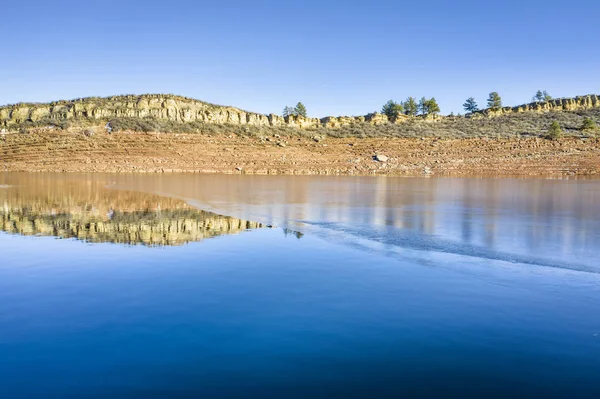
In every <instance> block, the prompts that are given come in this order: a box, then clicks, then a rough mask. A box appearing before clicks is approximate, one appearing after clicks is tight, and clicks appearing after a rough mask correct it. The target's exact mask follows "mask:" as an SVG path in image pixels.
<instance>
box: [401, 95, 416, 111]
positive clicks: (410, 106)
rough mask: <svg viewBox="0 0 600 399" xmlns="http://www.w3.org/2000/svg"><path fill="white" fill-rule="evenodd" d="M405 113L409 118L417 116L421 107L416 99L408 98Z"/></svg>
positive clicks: (404, 104)
mask: <svg viewBox="0 0 600 399" xmlns="http://www.w3.org/2000/svg"><path fill="white" fill-rule="evenodd" d="M402 105H403V107H404V113H405V114H406V115H409V116H416V115H417V114H418V113H419V105H418V104H417V100H415V98H414V97H408V98H407V99H406V101H404V103H402Z"/></svg>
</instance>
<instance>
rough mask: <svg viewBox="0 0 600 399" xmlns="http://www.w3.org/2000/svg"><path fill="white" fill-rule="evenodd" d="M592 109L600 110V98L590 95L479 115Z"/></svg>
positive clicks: (490, 111) (506, 108)
mask: <svg viewBox="0 0 600 399" xmlns="http://www.w3.org/2000/svg"><path fill="white" fill-rule="evenodd" d="M592 108H600V96H598V95H595V94H590V95H587V96H578V97H574V98H557V99H553V100H550V101H544V102H533V103H529V104H523V105H518V106H516V107H503V108H500V109H498V110H493V109H486V110H483V111H480V112H478V113H477V114H480V115H485V116H499V115H506V114H512V113H521V112H549V111H579V110H586V109H592Z"/></svg>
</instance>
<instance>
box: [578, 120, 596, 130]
mask: <svg viewBox="0 0 600 399" xmlns="http://www.w3.org/2000/svg"><path fill="white" fill-rule="evenodd" d="M596 129H598V126H597V125H596V122H595V121H594V120H593V119H592V118H585V119H584V120H583V124H582V125H581V130H584V131H585V130H587V131H590V130H596Z"/></svg>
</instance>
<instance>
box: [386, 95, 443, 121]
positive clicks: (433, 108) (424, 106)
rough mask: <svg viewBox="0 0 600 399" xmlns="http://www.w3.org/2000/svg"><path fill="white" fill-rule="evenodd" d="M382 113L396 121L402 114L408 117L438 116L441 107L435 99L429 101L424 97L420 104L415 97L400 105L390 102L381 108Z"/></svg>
mask: <svg viewBox="0 0 600 399" xmlns="http://www.w3.org/2000/svg"><path fill="white" fill-rule="evenodd" d="M381 113H382V114H384V115H387V117H388V118H389V119H396V118H398V116H400V115H401V114H403V115H408V116H417V115H423V116H427V115H437V114H439V113H440V106H439V105H438V103H437V101H436V100H435V97H431V98H429V99H428V98H425V97H422V98H421V99H420V100H419V102H417V100H416V99H415V98H414V97H408V98H407V99H406V100H405V101H401V102H399V103H397V102H395V101H394V100H389V101H388V102H387V103H385V104H384V105H383V107H382V108H381Z"/></svg>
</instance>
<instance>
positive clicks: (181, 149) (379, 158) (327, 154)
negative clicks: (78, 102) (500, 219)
mask: <svg viewBox="0 0 600 399" xmlns="http://www.w3.org/2000/svg"><path fill="white" fill-rule="evenodd" d="M0 170H1V171H6V172H80V173H94V172H101V173H144V174H145V173H218V174H256V175H335V176H411V177H423V176H436V177H517V178H527V177H533V178H535V177H538V178H543V177H554V178H564V177H592V178H593V177H600V138H593V137H590V138H581V137H564V138H561V139H558V140H547V139H543V138H539V137H529V136H517V137H511V138H485V137H484V138H440V137H423V138H353V137H345V138H334V137H325V138H320V139H318V140H315V139H314V138H308V137H297V136H281V137H280V136H279V135H273V136H271V137H254V136H239V135H233V134H230V135H225V134H219V135H208V134H182V133H133V132H126V133H113V134H96V135H94V136H92V137H88V136H86V135H84V134H82V133H81V132H56V131H38V132H29V133H25V134H19V133H15V134H8V135H4V136H2V137H0Z"/></svg>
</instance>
